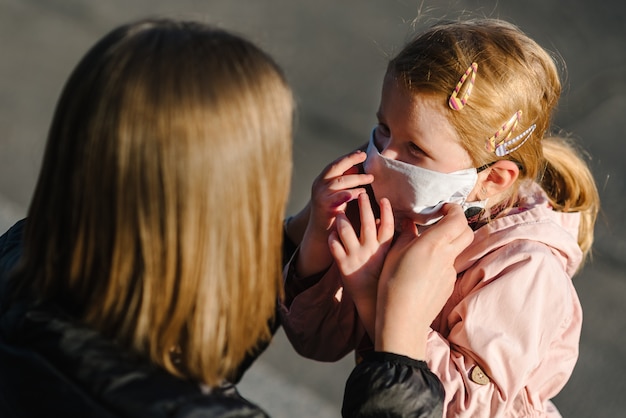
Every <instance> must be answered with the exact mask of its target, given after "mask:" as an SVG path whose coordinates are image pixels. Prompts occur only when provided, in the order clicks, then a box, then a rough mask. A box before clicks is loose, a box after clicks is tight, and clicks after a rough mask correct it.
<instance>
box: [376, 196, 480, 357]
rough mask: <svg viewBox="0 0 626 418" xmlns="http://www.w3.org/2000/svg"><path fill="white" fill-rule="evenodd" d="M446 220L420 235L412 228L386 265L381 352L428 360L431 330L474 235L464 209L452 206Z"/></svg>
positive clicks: (378, 332) (378, 319) (409, 226)
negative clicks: (427, 349) (458, 264)
mask: <svg viewBox="0 0 626 418" xmlns="http://www.w3.org/2000/svg"><path fill="white" fill-rule="evenodd" d="M442 211H443V214H444V216H443V218H442V219H441V220H440V221H439V222H437V223H436V224H434V225H433V226H431V227H429V228H428V229H426V230H425V231H424V232H423V233H422V234H421V235H418V232H417V228H416V226H415V225H414V224H412V223H411V222H408V223H407V224H406V225H403V229H402V233H401V234H400V236H399V237H398V239H397V240H396V242H395V243H394V245H393V246H392V247H391V249H390V250H389V252H388V254H387V258H386V259H385V264H384V266H383V270H382V273H381V277H380V280H379V285H378V297H377V315H376V326H375V329H376V339H375V345H376V349H377V350H380V351H390V352H394V353H397V354H403V355H406V356H409V357H412V358H417V359H424V358H425V354H426V339H427V336H428V331H429V328H430V324H431V323H432V321H433V320H434V319H435V317H436V316H437V315H438V314H439V312H440V311H441V309H442V308H443V305H444V304H445V303H446V301H447V300H448V298H449V297H450V295H451V294H452V290H453V289H454V284H455V282H456V277H457V272H456V270H455V268H454V262H455V260H456V258H457V256H458V255H459V254H460V253H461V252H462V251H463V250H464V249H465V248H466V247H467V246H468V245H469V244H470V243H471V242H472V240H473V239H474V234H473V233H472V231H471V229H470V228H469V226H468V225H467V219H466V218H465V215H464V214H463V210H462V209H461V207H460V206H458V205H454V204H446V205H444V207H443V208H442Z"/></svg>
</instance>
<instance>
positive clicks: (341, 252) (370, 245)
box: [328, 193, 394, 339]
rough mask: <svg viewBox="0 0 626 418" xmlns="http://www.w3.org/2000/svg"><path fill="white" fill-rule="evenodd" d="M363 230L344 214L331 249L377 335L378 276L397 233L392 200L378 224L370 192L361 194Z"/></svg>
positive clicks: (366, 322)
mask: <svg viewBox="0 0 626 418" xmlns="http://www.w3.org/2000/svg"><path fill="white" fill-rule="evenodd" d="M359 212H360V218H361V231H360V233H359V234H358V235H357V232H356V231H355V230H354V228H353V226H352V224H351V223H350V221H349V220H348V218H347V217H346V216H345V214H343V213H340V214H338V215H337V218H336V221H335V229H336V231H333V232H332V233H331V234H330V236H329V239H328V244H329V248H330V252H331V254H332V255H333V258H334V259H335V262H336V263H337V266H338V268H339V271H340V272H341V276H342V278H343V284H344V291H347V292H348V293H349V294H350V296H351V297H352V300H353V301H354V303H355V306H356V308H357V311H358V312H359V317H360V318H361V321H362V322H363V325H364V326H365V329H366V330H367V332H368V333H369V335H370V337H371V338H372V339H373V338H374V328H375V322H376V293H377V288H378V278H379V276H380V273H381V270H382V267H383V262H384V260H385V256H386V255H387V251H388V250H389V246H390V244H391V240H392V239H393V234H394V221H393V213H392V211H391V205H390V203H389V200H387V199H382V200H381V201H380V215H381V217H380V223H379V224H377V222H376V219H375V218H374V213H373V212H372V206H371V204H370V200H369V196H368V195H367V193H362V194H360V195H359Z"/></svg>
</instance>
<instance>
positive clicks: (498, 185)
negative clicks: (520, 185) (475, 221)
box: [479, 160, 519, 200]
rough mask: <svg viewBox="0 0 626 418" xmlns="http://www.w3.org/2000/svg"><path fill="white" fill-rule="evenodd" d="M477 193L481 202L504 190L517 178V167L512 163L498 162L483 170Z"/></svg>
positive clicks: (506, 161)
mask: <svg viewBox="0 0 626 418" xmlns="http://www.w3.org/2000/svg"><path fill="white" fill-rule="evenodd" d="M485 172H486V173H485V175H486V177H484V178H483V180H482V182H481V185H480V190H481V193H479V197H480V199H481V200H484V199H486V198H490V197H492V196H495V195H497V194H500V193H502V192H505V191H506V190H508V189H509V187H511V185H513V183H515V180H517V178H518V177H519V167H518V166H517V164H515V163H514V162H513V161H508V160H499V161H496V162H495V163H494V164H492V165H491V166H490V167H489V168H487V169H486V170H485Z"/></svg>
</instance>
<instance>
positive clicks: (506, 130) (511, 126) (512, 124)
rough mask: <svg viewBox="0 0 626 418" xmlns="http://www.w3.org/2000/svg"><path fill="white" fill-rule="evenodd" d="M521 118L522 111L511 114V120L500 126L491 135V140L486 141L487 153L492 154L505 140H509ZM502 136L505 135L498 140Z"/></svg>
mask: <svg viewBox="0 0 626 418" xmlns="http://www.w3.org/2000/svg"><path fill="white" fill-rule="evenodd" d="M521 118H522V111H521V110H518V111H517V112H515V113H514V114H513V116H511V119H509V120H508V121H507V122H506V123H505V124H504V125H502V127H501V128H500V129H499V130H498V131H497V132H496V133H495V134H493V136H492V137H491V138H489V139H488V140H487V143H486V145H487V151H489V152H494V151H495V150H496V148H498V147H499V146H500V145H501V144H503V143H504V142H505V141H506V140H507V139H509V138H510V137H511V134H512V133H513V131H514V130H515V128H517V124H518V123H519V121H520V119H521ZM503 135H505V136H504V138H502V139H500V137H501V136H503Z"/></svg>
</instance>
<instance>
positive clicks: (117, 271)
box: [18, 20, 293, 385]
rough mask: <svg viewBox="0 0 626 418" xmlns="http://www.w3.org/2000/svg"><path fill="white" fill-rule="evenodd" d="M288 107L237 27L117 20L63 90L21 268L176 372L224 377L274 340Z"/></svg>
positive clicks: (273, 70)
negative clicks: (234, 29) (233, 29)
mask: <svg viewBox="0 0 626 418" xmlns="http://www.w3.org/2000/svg"><path fill="white" fill-rule="evenodd" d="M292 113H293V99H292V94H291V90H290V88H289V87H288V85H287V82H286V81H285V78H284V77H283V75H282V72H281V70H280V69H279V67H278V66H277V65H276V64H275V62H274V61H273V60H272V59H271V58H270V57H269V56H268V55H266V54H265V53H264V52H263V51H261V50H260V49H258V48H257V47H256V46H255V45H253V44H252V43H250V42H249V41H247V40H245V39H242V38H240V37H238V36H236V35H233V34H231V33H228V32H226V31H223V30H219V29H215V28H211V27H208V26H206V25H204V24H201V23H195V22H178V21H171V20H151V21H141V22H137V23H133V24H129V25H126V26H123V27H120V28H118V29H116V30H114V31H113V32H111V33H110V34H108V35H107V36H106V37H104V38H103V39H102V40H101V41H100V42H98V43H97V44H96V45H95V46H94V47H93V48H92V49H91V50H90V51H89V52H88V53H87V55H86V56H85V57H84V58H83V60H82V61H81V62H80V63H79V65H78V66H77V68H76V69H75V70H74V72H73V74H72V75H71V77H70V78H69V80H68V82H67V84H66V86H65V88H64V91H63V93H62V95H61V98H60V100H59V103H58V106H57V109H56V113H55V116H54V120H53V122H52V126H51V129H50V133H49V137H48V143H47V148H46V151H45V155H44V160H43V166H42V170H41V174H40V176H39V180H38V183H37V186H36V190H35V194H34V198H33V200H32V203H31V206H30V209H29V214H28V219H27V226H26V233H25V250H24V256H23V258H22V261H21V264H20V269H19V270H18V274H19V275H20V278H21V279H22V280H23V281H26V282H27V284H28V285H29V289H31V290H32V291H34V292H35V294H36V295H38V296H39V297H40V298H41V299H45V300H51V301H53V302H56V303H59V304H60V305H61V306H63V307H65V308H66V309H69V310H71V312H72V313H73V314H75V315H77V316H78V317H79V318H81V319H82V320H84V321H85V322H86V323H87V324H89V325H90V326H92V327H94V328H96V329H97V330H99V331H100V332H102V333H103V334H104V335H106V336H108V337H111V338H114V339H115V340H117V341H118V342H120V343H121V344H123V345H124V346H126V347H128V348H130V349H132V350H134V351H136V352H138V353H140V354H143V355H145V356H146V357H148V358H149V359H150V360H151V361H153V362H154V363H156V364H159V365H161V366H162V367H164V368H165V369H167V370H168V371H169V372H171V373H173V374H175V375H178V376H181V377H185V378H191V379H195V380H198V381H201V382H204V383H206V384H209V385H216V384H218V383H219V382H220V381H221V380H222V379H225V378H228V377H229V376H231V375H232V374H233V372H234V371H235V369H236V368H237V366H238V365H239V364H240V363H241V361H242V360H243V359H244V357H245V355H246V353H247V352H249V351H251V350H253V349H254V347H255V346H256V345H257V344H258V343H259V342H261V341H267V340H269V338H270V337H271V332H270V329H269V326H268V321H270V320H271V319H272V318H273V315H274V313H275V307H276V301H277V297H279V296H280V295H281V291H282V290H281V289H282V287H281V281H280V277H281V239H282V229H281V227H282V219H283V217H284V210H285V204H286V200H287V194H288V190H289V182H290V178H291V137H292V118H293V115H292ZM172 352H175V353H178V355H177V356H175V357H176V358H175V357H174V356H172Z"/></svg>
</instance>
